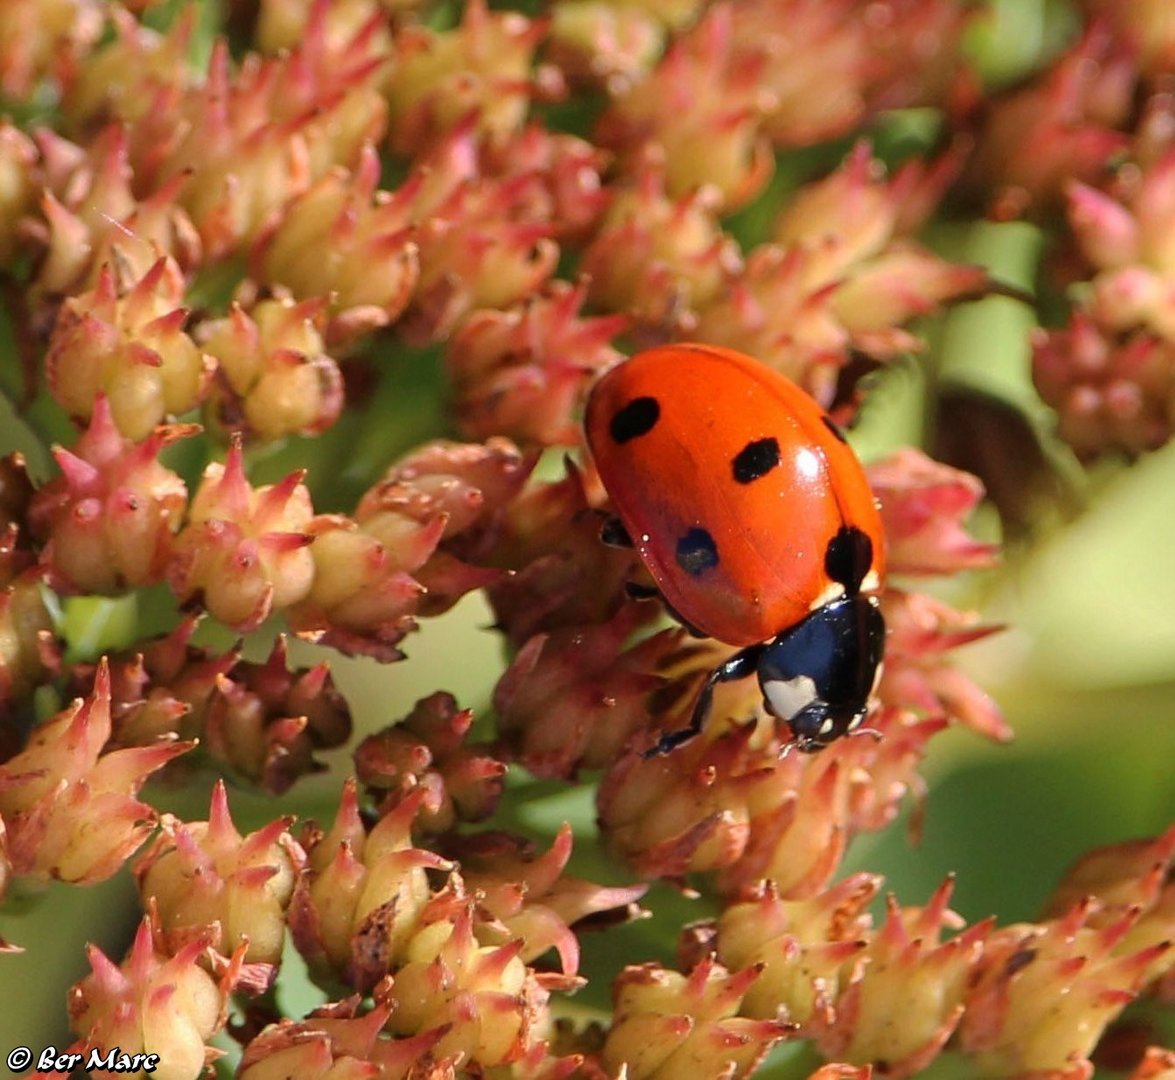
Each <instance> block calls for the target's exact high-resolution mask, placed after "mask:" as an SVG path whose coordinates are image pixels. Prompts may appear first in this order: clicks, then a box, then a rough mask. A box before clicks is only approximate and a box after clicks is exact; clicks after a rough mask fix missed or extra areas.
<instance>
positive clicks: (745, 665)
mask: <svg viewBox="0 0 1175 1080" xmlns="http://www.w3.org/2000/svg"><path fill="white" fill-rule="evenodd" d="M762 651H763V646H762V645H752V646H751V647H750V648H747V649H743V651H742V652H738V653H735V654H734V656H732V657H731V658H730V659H729V660H727V661H726V663H725V664H721V665H719V666H718V667H716V668H715V669H714V670H713V671H712V672H710V677H709V678H708V679H707V680H706V684H705V685H704V686H703V687H702V692H701V693H700V694H699V695H698V700H697V701H696V702H695V703H694V711H693V712H692V713H691V714H690V720H689V726H688V727H684V728H680V729H679V730H677V731H667V732H666V733H665V734H664V735H662V736H661V738H659V739H658V740H657V742H656V744H655V745H654V746H652V747H651V748H650V749H648V750H646V751H645V752H644V753H643V754H642V755H641V757H643V758H645V759H646V760H647V759H648V758H652V757H658V756H659V755H661V754H668V753H669V752H670V751H671V750H676V749H677V748H678V747H679V746H680V745H681V744H682V743H685V742H689V740H690V739H692V738H693V737H694V736H695V735H697V734H698V733H699V732H700V731H701V730H702V728H703V727H704V726H705V723H706V718H707V717H708V716H709V715H710V705H711V703H712V701H713V699H714V687H715V686H716V685H717V684H718V683H723V682H734V681H735V680H736V679H746V678H749V677H750V676H752V675H754V674H755V672H756V671H757V670H758V667H759V656H760V654H761V653H762Z"/></svg>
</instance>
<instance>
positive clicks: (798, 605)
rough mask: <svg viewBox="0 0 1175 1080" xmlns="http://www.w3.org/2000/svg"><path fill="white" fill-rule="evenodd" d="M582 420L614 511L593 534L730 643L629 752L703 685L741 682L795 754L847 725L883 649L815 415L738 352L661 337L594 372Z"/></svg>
mask: <svg viewBox="0 0 1175 1080" xmlns="http://www.w3.org/2000/svg"><path fill="white" fill-rule="evenodd" d="M584 427H585V431H586V435H587V442H588V446H589V448H590V450H591V454H592V457H593V458H594V460H595V463H596V468H597V470H598V471H599V474H600V478H601V480H602V481H603V484H604V487H605V488H606V489H607V491H608V494H609V495H610V496H611V499H612V502H613V504H614V506H615V510H616V514H617V515H618V517H617V519H616V520H615V521H614V522H613V523H611V524H610V525H606V526H605V529H604V539H605V540H607V541H610V542H628V543H631V544H632V545H633V546H634V547H635V548H636V550H637V552H638V553H639V555H640V557H641V559H642V560H643V562H644V564H645V566H646V567H647V568H648V570H649V573H650V574H651V575H652V577H653V580H654V581H655V582H656V584H657V589H658V591H659V592H660V594H661V596H662V597H663V599H664V600H665V603H666V606H667V607H668V608H669V609H670V611H671V612H672V613H673V614H674V615H676V616H677V617H678V618H679V619H680V620H681V621H682V622H683V623H684V624H685V625H686V626H687V627H688V628H690V629H691V630H694V631H696V632H698V633H699V634H701V635H703V636H708V637H713V638H716V639H717V640H719V641H723V642H726V643H727V644H729V645H736V646H739V647H740V651H739V652H737V653H735V654H734V656H732V657H731V658H730V659H729V660H727V661H726V662H725V663H724V664H722V665H721V666H720V667H718V668H717V669H716V670H715V671H713V672H712V673H711V674H710V676H709V678H708V679H707V680H706V683H705V686H704V687H703V690H702V692H701V695H700V696H699V698H698V701H697V703H696V705H695V707H694V710H693V714H692V716H691V719H690V724H689V726H688V727H687V728H684V729H682V730H680V731H672V732H669V733H667V734H665V735H663V736H662V737H661V739H660V741H659V742H658V743H657V744H656V746H654V747H653V748H652V749H651V750H650V751H649V752H648V754H647V755H646V756H652V755H655V754H663V753H667V752H668V751H670V750H672V749H673V748H674V747H676V746H678V745H680V744H681V743H683V742H685V741H686V740H687V739H690V738H691V737H693V736H694V735H696V734H697V733H698V732H699V731H700V730H701V728H702V725H703V723H704V722H705V719H706V716H707V714H708V712H709V708H710V701H711V698H712V696H713V691H714V686H715V685H716V684H717V683H720V682H727V681H729V680H732V679H742V678H746V677H749V676H751V675H753V674H754V675H757V676H758V679H759V686H760V689H761V690H762V693H763V700H764V704H765V705H766V707H767V710H768V712H769V713H771V714H772V715H773V716H775V717H777V718H778V719H780V720H783V721H785V722H786V723H787V724H788V726H789V728H790V729H791V734H792V740H793V744H794V745H795V747H797V748H798V749H800V750H804V751H815V750H820V749H823V748H824V747H825V746H827V745H828V744H829V743H831V742H833V741H834V740H836V739H838V738H840V737H841V736H843V735H846V734H848V733H849V732H852V731H854V730H856V729H858V728H859V726H860V724H861V720H862V719H863V717H864V715H865V708H866V703H867V700H868V697H869V694H870V692H871V691H872V689H873V687H874V685H875V683H876V680H877V676H878V673H879V667H880V664H881V657H882V649H883V645H884V639H885V623H884V621H883V620H882V616H881V611H880V609H879V606H878V603H877V598H876V595H875V593H876V592H877V590H878V589H880V587H881V583H882V578H883V575H884V573H885V537H884V534H883V531H882V525H881V516H880V514H879V512H878V509H877V503H876V501H875V499H874V497H873V492H872V490H871V489H870V487H869V481H868V480H867V479H866V477H865V473H864V471H863V470H862V468H861V464H860V462H859V461H858V460H857V458H856V456H855V455H854V454H853V451H852V450H851V449H850V448H849V445H848V443H847V442H846V441H845V437H844V435H843V434H842V432H841V431H840V429H839V428H838V427H837V426H836V424H834V423H833V421H832V420H831V419H830V417H829V416H828V415H827V414H826V413H825V412H824V410H823V409H821V408H820V406H819V405H817V404H816V402H815V401H814V400H813V399H812V398H811V397H809V396H808V394H806V393H805V392H804V391H803V390H801V389H800V388H799V387H798V386H796V385H795V384H794V383H793V382H791V381H790V380H788V379H787V378H785V377H784V376H783V375H780V374H779V373H778V372H776V371H774V370H772V369H771V368H769V367H767V366H766V365H764V364H762V363H760V362H759V361H757V360H754V359H752V358H751V357H749V356H745V355H743V354H742V353H738V352H735V351H734V350H732V349H725V348H719V347H717V346H713V345H696V344H675V345H665V346H661V347H658V348H653V349H649V350H647V351H645V352H641V353H638V354H636V355H635V356H633V357H631V358H630V359H628V360H626V361H624V362H622V363H620V364H618V365H617V366H616V367H614V368H611V369H610V370H609V371H608V372H606V373H605V374H604V375H603V376H602V377H601V378H600V379H599V381H598V382H596V384H595V386H594V387H593V388H592V391H591V394H590V397H589V399H588V403H587V411H586V414H585V418H584Z"/></svg>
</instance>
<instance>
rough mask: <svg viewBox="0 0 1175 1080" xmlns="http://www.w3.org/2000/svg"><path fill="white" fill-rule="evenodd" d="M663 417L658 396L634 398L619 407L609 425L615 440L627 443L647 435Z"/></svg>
mask: <svg viewBox="0 0 1175 1080" xmlns="http://www.w3.org/2000/svg"><path fill="white" fill-rule="evenodd" d="M660 418H661V406H660V405H659V404H657V399H656V398H651V397H638V398H633V399H632V401H630V402H629V403H628V404H627V405H625V406H624V408H622V409H617V410H616V413H615V415H613V417H612V422H611V423H610V424H609V425H608V430H609V431H610V432H611V433H612V438H613V440H614V441H615V442H618V443H626V442H628V441H629V440H630V439H639V438H640V437H641V436H642V435H647V434H648V433H649V432H650V431H652V430H653V428H654V427H655V426H656V424H657V421H658V420H659V419H660Z"/></svg>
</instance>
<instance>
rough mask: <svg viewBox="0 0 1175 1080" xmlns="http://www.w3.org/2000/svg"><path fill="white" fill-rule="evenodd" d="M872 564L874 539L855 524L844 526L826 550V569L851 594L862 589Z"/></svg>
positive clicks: (830, 541)
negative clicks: (862, 583)
mask: <svg viewBox="0 0 1175 1080" xmlns="http://www.w3.org/2000/svg"><path fill="white" fill-rule="evenodd" d="M872 565H873V541H872V540H870V539H869V537H868V536H866V535H865V534H864V533H863V532H862V531H861V530H860V529H858V528H857V527H856V526H855V525H845V526H842V527H841V528H840V529H839V530H838V531H837V534H836V535H835V536H834V537H833V538H832V539H831V540H829V542H828V547H827V548H826V549H825V551H824V569H825V571H826V572H827V574H828V576H829V577H830V578H832V580H833V581H836V582H839V583H840V584H841V585H843V586H844V587H845V592H846V593H847V594H848V595H849V596H853V595H855V594H856V593H857V592H858V591H860V588H861V582H862V581H864V580H865V575H866V574H867V573H869V567H871V566H872Z"/></svg>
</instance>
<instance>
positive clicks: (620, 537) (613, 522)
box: [600, 514, 636, 548]
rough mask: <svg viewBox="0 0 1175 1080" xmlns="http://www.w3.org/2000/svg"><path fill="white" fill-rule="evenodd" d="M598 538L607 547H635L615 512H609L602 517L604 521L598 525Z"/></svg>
mask: <svg viewBox="0 0 1175 1080" xmlns="http://www.w3.org/2000/svg"><path fill="white" fill-rule="evenodd" d="M600 540H601V542H603V543H605V544H607V545H608V547H619V548H632V547H636V545H635V544H634V543H633V542H632V537H631V536H629V535H628V530H627V529H626V528H625V527H624V523H623V522H622V521H621V520H620V518H618V517H617V516H616V515H615V514H609V515H608V516H607V517H605V518H604V523H603V525H601V526H600Z"/></svg>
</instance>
